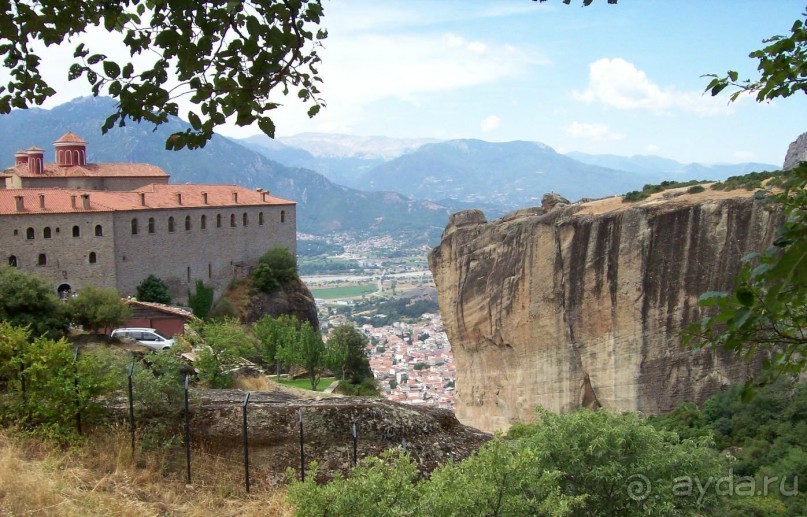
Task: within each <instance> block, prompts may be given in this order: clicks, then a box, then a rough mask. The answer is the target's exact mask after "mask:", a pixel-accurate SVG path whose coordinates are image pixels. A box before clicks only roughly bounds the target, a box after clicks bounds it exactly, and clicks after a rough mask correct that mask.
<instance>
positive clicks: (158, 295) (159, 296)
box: [137, 275, 171, 303]
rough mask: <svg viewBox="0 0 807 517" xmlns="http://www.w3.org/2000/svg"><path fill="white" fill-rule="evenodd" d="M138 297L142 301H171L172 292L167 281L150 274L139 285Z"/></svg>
mask: <svg viewBox="0 0 807 517" xmlns="http://www.w3.org/2000/svg"><path fill="white" fill-rule="evenodd" d="M137 299H138V300H140V301H141V302H153V303H171V293H170V292H168V286H167V285H165V282H163V281H162V280H161V279H159V278H157V277H156V276H154V275H149V276H147V277H146V278H144V279H143V281H142V282H140V283H139V284H138V285H137Z"/></svg>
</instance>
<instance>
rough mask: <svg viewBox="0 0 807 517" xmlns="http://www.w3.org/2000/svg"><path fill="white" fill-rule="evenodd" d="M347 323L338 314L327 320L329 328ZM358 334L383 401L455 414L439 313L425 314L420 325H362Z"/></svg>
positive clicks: (452, 374) (448, 352) (450, 370)
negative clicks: (363, 338)
mask: <svg viewBox="0 0 807 517" xmlns="http://www.w3.org/2000/svg"><path fill="white" fill-rule="evenodd" d="M346 322H347V320H346V319H345V318H344V317H343V316H340V315H336V316H332V317H331V318H329V320H328V324H329V325H331V326H338V325H341V324H344V323H346ZM361 331H362V332H364V334H365V335H366V336H367V337H368V338H369V340H370V344H369V346H368V355H369V358H370V368H371V369H372V370H373V374H374V375H375V378H376V381H377V382H378V387H379V391H380V392H381V394H382V395H383V396H384V397H385V398H388V399H390V400H395V401H397V402H403V403H406V404H416V405H421V404H422V405H427V406H433V407H438V408H441V409H447V410H450V411H454V380H455V377H456V371H455V368H454V363H453V359H452V355H451V345H450V344H449V342H448V338H447V337H446V333H445V329H444V327H443V322H442V319H441V317H440V315H439V314H424V315H423V323H418V324H409V323H402V322H396V323H393V324H392V325H386V326H383V327H374V326H372V325H364V326H362V328H361Z"/></svg>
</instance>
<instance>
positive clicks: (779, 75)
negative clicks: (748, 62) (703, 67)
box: [706, 11, 807, 102]
mask: <svg viewBox="0 0 807 517" xmlns="http://www.w3.org/2000/svg"><path fill="white" fill-rule="evenodd" d="M803 16H804V19H803V20H796V21H795V22H793V26H792V27H791V28H790V35H789V36H773V37H771V38H768V39H766V40H764V41H763V43H767V44H768V45H767V46H766V47H765V48H762V49H760V50H755V51H754V52H751V53H750V54H749V55H748V57H750V58H753V59H757V60H758V61H759V65H757V70H759V73H760V77H759V79H755V80H751V79H745V80H742V81H741V80H740V78H739V74H738V73H737V72H736V71H734V70H729V71H728V72H727V73H726V75H725V76H724V77H718V76H717V75H716V74H708V75H707V77H712V80H711V81H710V82H709V84H708V85H707V86H706V91H707V92H709V93H711V94H712V95H717V94H719V93H720V92H722V91H723V90H725V89H726V88H728V87H729V86H731V87H733V88H734V89H735V91H734V92H733V93H732V94H731V97H730V98H731V100H732V101H733V100H736V99H737V98H738V97H739V96H740V95H741V94H743V93H756V99H757V101H758V102H762V101H768V100H773V99H775V98H777V97H789V96H791V95H793V94H796V93H799V92H801V93H807V11H805V13H804V15H803Z"/></svg>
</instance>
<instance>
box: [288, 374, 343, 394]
mask: <svg viewBox="0 0 807 517" xmlns="http://www.w3.org/2000/svg"><path fill="white" fill-rule="evenodd" d="M334 380H335V379H334V378H333V377H323V378H321V379H320V380H319V384H317V391H324V390H325V388H327V387H328V386H330V385H331V383H332V382H333V381H334ZM280 384H283V385H284V386H293V387H295V388H300V389H303V390H310V389H311V381H309V380H308V378H307V377H306V378H305V379H281V380H280Z"/></svg>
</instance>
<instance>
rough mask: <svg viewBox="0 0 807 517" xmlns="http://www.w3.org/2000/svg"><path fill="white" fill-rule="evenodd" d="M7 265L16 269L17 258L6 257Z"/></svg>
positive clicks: (12, 256)
mask: <svg viewBox="0 0 807 517" xmlns="http://www.w3.org/2000/svg"><path fill="white" fill-rule="evenodd" d="M8 265H9V266H11V267H17V257H16V256H15V255H11V256H9V257H8Z"/></svg>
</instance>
